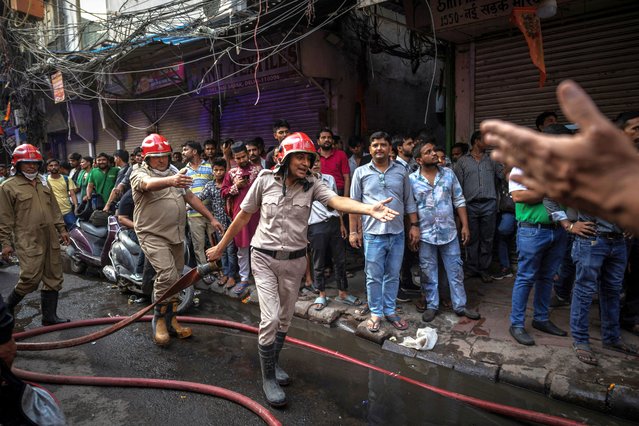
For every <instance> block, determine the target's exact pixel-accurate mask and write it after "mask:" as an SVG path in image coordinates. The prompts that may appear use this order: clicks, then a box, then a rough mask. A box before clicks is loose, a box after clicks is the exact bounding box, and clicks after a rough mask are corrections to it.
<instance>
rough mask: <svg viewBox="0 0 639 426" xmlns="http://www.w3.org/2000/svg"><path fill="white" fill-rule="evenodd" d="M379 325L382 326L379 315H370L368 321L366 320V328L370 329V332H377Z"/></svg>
mask: <svg viewBox="0 0 639 426" xmlns="http://www.w3.org/2000/svg"><path fill="white" fill-rule="evenodd" d="M381 326H382V319H381V318H379V317H378V318H373V317H370V318H369V319H368V321H366V329H367V330H368V331H370V332H371V333H377V332H378V331H379V328H380V327H381Z"/></svg>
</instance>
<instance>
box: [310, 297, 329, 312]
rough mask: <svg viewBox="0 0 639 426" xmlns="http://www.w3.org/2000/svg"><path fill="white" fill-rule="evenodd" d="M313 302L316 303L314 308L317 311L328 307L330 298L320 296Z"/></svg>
mask: <svg viewBox="0 0 639 426" xmlns="http://www.w3.org/2000/svg"><path fill="white" fill-rule="evenodd" d="M313 304H314V305H315V307H314V308H313V309H315V310H316V311H321V310H322V309H324V308H325V307H326V305H328V300H326V297H323V296H320V297H318V298H317V299H315V302H313Z"/></svg>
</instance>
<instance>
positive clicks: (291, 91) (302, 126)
mask: <svg viewBox="0 0 639 426" xmlns="http://www.w3.org/2000/svg"><path fill="white" fill-rule="evenodd" d="M256 96H257V94H256V92H255V91H252V92H250V93H246V94H242V95H237V96H234V97H230V98H227V99H226V100H225V101H224V103H223V104H222V114H221V116H220V139H221V140H222V141H223V140H224V139H227V138H233V139H235V140H243V141H247V140H249V139H253V138H255V137H257V136H260V137H262V138H263V139H264V143H265V144H266V146H271V145H273V144H274V143H275V140H274V139H273V129H272V126H273V122H275V120H278V119H286V120H287V121H288V122H289V124H290V125H291V130H293V131H296V132H297V131H300V132H304V133H306V134H308V135H309V136H310V137H311V138H313V139H315V134H316V133H317V131H318V130H319V129H320V127H321V126H322V125H323V124H326V123H323V121H324V120H322V117H324V116H325V113H326V109H327V99H326V96H324V93H323V92H322V91H321V90H320V89H319V88H318V87H316V86H315V85H313V84H310V83H305V82H304V83H296V84H290V85H287V86H284V87H279V88H273V89H269V90H263V91H262V92H261V94H260V102H259V103H258V104H257V105H253V104H254V103H255V99H256Z"/></svg>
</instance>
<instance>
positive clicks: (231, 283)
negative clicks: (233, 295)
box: [224, 277, 236, 290]
mask: <svg viewBox="0 0 639 426" xmlns="http://www.w3.org/2000/svg"><path fill="white" fill-rule="evenodd" d="M235 284H236V283H235V278H233V277H229V279H228V280H227V281H226V284H225V285H224V288H225V289H227V290H230V289H232V288H233V287H235Z"/></svg>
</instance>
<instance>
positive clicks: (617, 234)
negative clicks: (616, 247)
mask: <svg viewBox="0 0 639 426" xmlns="http://www.w3.org/2000/svg"><path fill="white" fill-rule="evenodd" d="M597 236H598V237H601V238H607V239H609V240H617V239H620V238H624V236H623V234H622V233H621V232H597Z"/></svg>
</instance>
